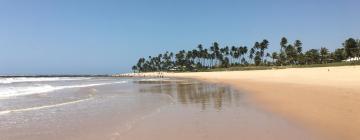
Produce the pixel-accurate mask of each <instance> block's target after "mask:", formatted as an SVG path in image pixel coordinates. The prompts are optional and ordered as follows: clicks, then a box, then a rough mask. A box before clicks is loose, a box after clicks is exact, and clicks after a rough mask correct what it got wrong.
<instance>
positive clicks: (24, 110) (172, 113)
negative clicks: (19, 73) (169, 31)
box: [0, 77, 319, 140]
mask: <svg viewBox="0 0 360 140" xmlns="http://www.w3.org/2000/svg"><path fill="white" fill-rule="evenodd" d="M0 81H1V82H2V83H1V84H0V89H1V92H0V95H1V96H0V97H1V98H0V139H1V140H23V139H27V140H48V139H54V140H57V139H59V140H62V139H67V140H99V139H103V140H135V139H136V140H168V139H172V140H184V139H188V140H218V139H227V140H238V139H247V140H288V139H292V140H318V139H319V137H318V136H317V135H316V134H313V133H312V132H310V131H308V130H307V129H306V128H305V127H303V126H302V125H299V124H297V123H295V122H293V121H292V120H289V119H287V118H285V117H282V116H280V115H277V114H275V113H272V112H271V111H267V110H265V109H262V108H259V106H258V105H256V104H255V103H254V102H253V101H251V100H249V99H250V98H249V97H248V96H249V95H250V94H249V93H247V92H246V91H240V90H237V89H235V88H233V87H232V86H229V85H227V84H221V83H211V82H205V81H199V80H194V79H183V78H143V77H141V78H119V77H83V78H61V77H50V78H26V77H23V78H22V77H21V78H2V79H1V80H0Z"/></svg>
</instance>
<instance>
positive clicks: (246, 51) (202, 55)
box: [132, 37, 360, 72]
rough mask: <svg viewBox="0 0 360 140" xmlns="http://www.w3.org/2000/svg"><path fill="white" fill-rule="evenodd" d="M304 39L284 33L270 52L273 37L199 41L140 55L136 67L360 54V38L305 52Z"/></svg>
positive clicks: (321, 60)
mask: <svg viewBox="0 0 360 140" xmlns="http://www.w3.org/2000/svg"><path fill="white" fill-rule="evenodd" d="M302 45H303V43H302V42H301V41H300V40H295V41H294V42H293V43H289V41H288V39H287V38H285V37H283V38H281V41H280V50H279V51H278V52H272V53H270V52H268V48H269V41H268V40H266V39H264V40H262V41H259V42H255V43H254V45H253V46H252V47H247V46H231V47H229V46H225V47H221V46H220V45H219V43H217V42H214V43H212V45H211V46H210V47H209V48H205V47H204V46H203V45H201V44H199V45H198V46H197V48H195V49H193V50H188V51H186V50H181V51H179V52H177V53H173V52H168V51H167V52H165V53H161V54H158V55H157V56H149V57H147V58H140V59H139V60H138V62H137V64H136V65H134V66H133V67H132V70H134V71H138V72H154V71H201V70H205V69H214V68H229V67H234V66H243V67H246V66H286V65H311V64H326V63H332V62H341V61H343V60H345V59H347V58H353V57H359V56H360V40H359V39H353V38H349V39H347V40H345V41H344V43H343V44H342V47H341V48H337V49H335V51H333V52H331V51H329V49H327V48H326V47H321V48H320V49H310V50H307V51H305V52H303V48H302Z"/></svg>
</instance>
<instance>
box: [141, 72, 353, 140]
mask: <svg viewBox="0 0 360 140" xmlns="http://www.w3.org/2000/svg"><path fill="white" fill-rule="evenodd" d="M147 75H154V74H151V73H148V74H147ZM165 76H170V77H185V78H196V79H200V80H206V81H212V82H220V83H226V84H230V85H233V86H234V87H236V88H238V89H239V90H244V91H247V92H249V93H251V94H250V96H251V97H252V99H253V100H255V101H256V102H257V103H258V104H259V106H260V107H263V108H265V109H268V110H270V111H273V112H276V113H278V114H280V115H283V116H284V117H288V118H289V119H292V120H294V121H296V122H298V123H299V124H302V125H304V126H306V127H308V128H309V129H310V130H311V131H313V132H315V133H317V134H319V135H321V136H323V137H325V139H346V140H359V139H360V134H359V132H360V66H344V67H322V68H291V69H279V70H258V71H231V72H230V71H227V72H198V73H166V74H165Z"/></svg>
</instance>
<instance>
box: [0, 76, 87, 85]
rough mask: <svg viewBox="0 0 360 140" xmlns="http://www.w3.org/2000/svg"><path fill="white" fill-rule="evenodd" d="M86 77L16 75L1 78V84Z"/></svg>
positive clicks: (83, 78) (71, 79) (69, 79)
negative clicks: (14, 76)
mask: <svg viewBox="0 0 360 140" xmlns="http://www.w3.org/2000/svg"><path fill="white" fill-rule="evenodd" d="M87 79H90V78H85V77H37V78H35V77H16V78H0V83H1V84H11V83H20V82H48V81H73V80H87Z"/></svg>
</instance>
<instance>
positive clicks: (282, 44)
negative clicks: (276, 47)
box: [280, 37, 288, 52]
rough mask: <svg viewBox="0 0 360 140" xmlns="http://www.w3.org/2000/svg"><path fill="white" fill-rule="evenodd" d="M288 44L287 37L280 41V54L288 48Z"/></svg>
mask: <svg viewBox="0 0 360 140" xmlns="http://www.w3.org/2000/svg"><path fill="white" fill-rule="evenodd" d="M287 43H288V41H287V39H286V38H285V37H283V38H281V41H280V52H282V51H283V49H285V48H286V46H287V45H286V44H287Z"/></svg>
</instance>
